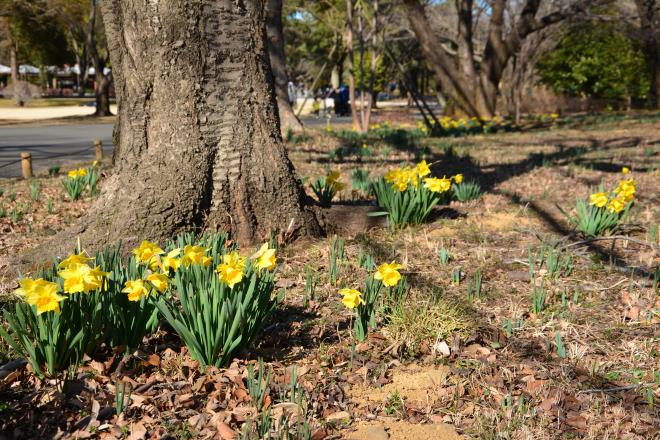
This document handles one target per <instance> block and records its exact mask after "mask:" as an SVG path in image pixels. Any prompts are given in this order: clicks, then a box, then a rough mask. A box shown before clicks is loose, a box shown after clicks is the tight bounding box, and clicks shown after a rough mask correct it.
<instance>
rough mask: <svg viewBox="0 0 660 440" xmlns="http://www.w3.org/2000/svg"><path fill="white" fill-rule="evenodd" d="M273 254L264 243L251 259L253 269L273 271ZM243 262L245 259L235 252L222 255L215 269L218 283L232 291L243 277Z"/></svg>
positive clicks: (275, 263) (275, 262)
mask: <svg viewBox="0 0 660 440" xmlns="http://www.w3.org/2000/svg"><path fill="white" fill-rule="evenodd" d="M275 254H276V251H275V249H271V248H270V247H269V246H268V243H264V244H263V245H262V246H261V247H260V248H259V250H258V251H257V252H256V253H254V254H253V255H252V257H251V258H252V260H254V267H255V268H256V269H257V270H273V269H275V266H276V265H277V257H276V255H275ZM245 260H246V259H245V257H241V256H240V255H239V254H238V252H237V251H232V252H229V253H228V254H225V255H223V256H222V263H220V264H219V265H218V267H217V268H216V271H217V272H218V277H219V278H220V281H222V282H223V283H225V284H226V285H228V286H229V288H230V289H233V288H234V286H235V285H236V284H238V283H240V282H241V281H242V280H243V277H244V276H245Z"/></svg>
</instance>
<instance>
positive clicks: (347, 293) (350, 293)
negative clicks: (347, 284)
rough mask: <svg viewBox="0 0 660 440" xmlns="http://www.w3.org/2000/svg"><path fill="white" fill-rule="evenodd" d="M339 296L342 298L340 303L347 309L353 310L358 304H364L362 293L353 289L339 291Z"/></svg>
mask: <svg viewBox="0 0 660 440" xmlns="http://www.w3.org/2000/svg"><path fill="white" fill-rule="evenodd" d="M339 294H340V295H341V296H342V297H343V298H342V300H341V302H342V304H344V306H345V307H346V308H348V309H354V308H356V307H357V306H359V305H360V304H364V300H363V299H362V293H361V292H360V291H358V290H355V289H348V288H345V289H341V290H339Z"/></svg>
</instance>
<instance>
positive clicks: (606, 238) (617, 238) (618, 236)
mask: <svg viewBox="0 0 660 440" xmlns="http://www.w3.org/2000/svg"><path fill="white" fill-rule="evenodd" d="M603 240H628V241H631V242H633V243H637V244H639V245H642V246H647V247H650V248H651V249H653V250H654V251H655V252H658V249H657V248H656V246H655V245H654V244H653V243H649V242H648V241H643V240H638V239H636V238H632V237H628V236H626V235H611V236H609V237H593V238H588V239H586V240H580V241H576V242H573V243H569V244H566V245H564V246H562V247H561V249H567V248H569V247H573V246H580V245H582V244H589V243H593V242H594V241H603Z"/></svg>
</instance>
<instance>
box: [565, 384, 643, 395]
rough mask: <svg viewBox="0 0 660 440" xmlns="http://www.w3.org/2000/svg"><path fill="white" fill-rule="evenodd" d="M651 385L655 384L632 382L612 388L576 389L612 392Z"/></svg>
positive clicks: (585, 391)
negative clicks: (631, 383)
mask: <svg viewBox="0 0 660 440" xmlns="http://www.w3.org/2000/svg"><path fill="white" fill-rule="evenodd" d="M651 385H655V383H653V382H649V383H636V384H633V385H626V386H623V387H614V388H591V389H588V390H581V391H578V392H577V394H590V393H613V392H618V391H628V390H634V389H635V388H639V387H650V386H651Z"/></svg>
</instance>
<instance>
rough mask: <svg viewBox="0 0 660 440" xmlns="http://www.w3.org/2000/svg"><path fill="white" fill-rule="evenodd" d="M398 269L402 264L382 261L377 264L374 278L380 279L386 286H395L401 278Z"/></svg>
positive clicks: (401, 267)
mask: <svg viewBox="0 0 660 440" xmlns="http://www.w3.org/2000/svg"><path fill="white" fill-rule="evenodd" d="M399 269H403V266H402V265H400V264H398V263H396V262H395V261H392V262H391V263H383V264H381V265H380V266H378V269H377V270H376V273H375V274H374V278H375V279H377V280H381V281H382V282H383V284H384V285H386V286H388V287H393V286H396V285H397V283H398V282H399V280H400V279H401V274H400V273H399Z"/></svg>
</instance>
